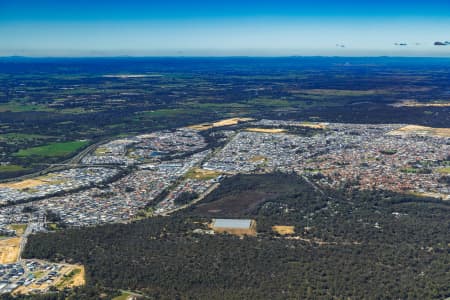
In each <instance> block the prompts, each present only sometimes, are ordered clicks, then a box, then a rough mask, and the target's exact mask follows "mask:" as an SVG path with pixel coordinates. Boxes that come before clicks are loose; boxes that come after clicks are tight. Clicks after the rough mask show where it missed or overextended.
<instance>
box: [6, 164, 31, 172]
mask: <svg viewBox="0 0 450 300" xmlns="http://www.w3.org/2000/svg"><path fill="white" fill-rule="evenodd" d="M25 170H27V169H26V168H24V167H22V166H19V165H6V166H0V173H1V172H20V171H25Z"/></svg>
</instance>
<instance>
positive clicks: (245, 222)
mask: <svg viewBox="0 0 450 300" xmlns="http://www.w3.org/2000/svg"><path fill="white" fill-rule="evenodd" d="M251 223H252V220H250V219H214V221H213V227H214V228H223V227H225V228H235V229H249V228H250V225H251Z"/></svg>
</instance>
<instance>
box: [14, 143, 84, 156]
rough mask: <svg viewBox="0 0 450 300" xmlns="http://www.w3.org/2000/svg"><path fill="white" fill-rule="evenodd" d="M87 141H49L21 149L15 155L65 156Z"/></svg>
mask: <svg viewBox="0 0 450 300" xmlns="http://www.w3.org/2000/svg"><path fill="white" fill-rule="evenodd" d="M88 144H89V142H87V141H72V142H62V143H51V144H48V145H45V146H39V147H32V148H27V149H22V150H20V151H19V152H17V153H15V154H14V155H15V156H19V157H28V156H41V157H55V156H67V155H69V154H71V153H73V152H75V151H77V150H78V149H80V148H82V147H84V146H86V145H88Z"/></svg>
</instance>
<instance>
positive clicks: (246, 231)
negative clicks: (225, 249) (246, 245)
mask: <svg viewBox="0 0 450 300" xmlns="http://www.w3.org/2000/svg"><path fill="white" fill-rule="evenodd" d="M210 228H212V229H213V230H214V232H215V233H227V234H233V235H238V236H244V235H249V236H256V221H255V220H252V221H251V223H250V227H249V228H236V227H215V226H214V224H211V225H210Z"/></svg>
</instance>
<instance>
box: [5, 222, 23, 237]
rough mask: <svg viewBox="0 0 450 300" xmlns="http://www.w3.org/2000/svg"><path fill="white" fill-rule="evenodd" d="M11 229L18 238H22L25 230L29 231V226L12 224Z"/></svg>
mask: <svg viewBox="0 0 450 300" xmlns="http://www.w3.org/2000/svg"><path fill="white" fill-rule="evenodd" d="M9 228H11V229H12V230H15V231H16V234H17V235H18V236H21V235H22V234H24V232H25V229H27V224H11V225H9Z"/></svg>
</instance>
